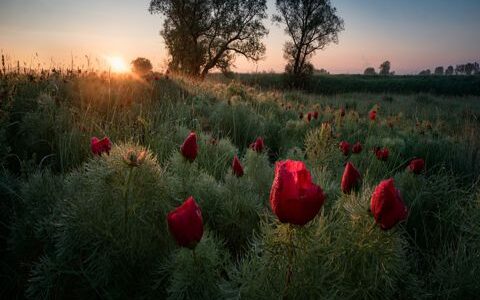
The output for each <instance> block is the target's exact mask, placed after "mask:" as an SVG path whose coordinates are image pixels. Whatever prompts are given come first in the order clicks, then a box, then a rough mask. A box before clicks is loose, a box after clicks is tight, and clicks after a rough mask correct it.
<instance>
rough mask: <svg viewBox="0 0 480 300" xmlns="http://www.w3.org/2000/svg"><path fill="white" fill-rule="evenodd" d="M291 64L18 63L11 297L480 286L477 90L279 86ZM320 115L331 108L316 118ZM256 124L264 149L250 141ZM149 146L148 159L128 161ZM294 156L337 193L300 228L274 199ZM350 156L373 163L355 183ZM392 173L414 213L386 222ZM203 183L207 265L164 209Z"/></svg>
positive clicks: (6, 150)
mask: <svg viewBox="0 0 480 300" xmlns="http://www.w3.org/2000/svg"><path fill="white" fill-rule="evenodd" d="M278 79H279V78H277V77H274V76H273V75H268V76H260V77H258V78H257V79H256V83H257V86H255V87H253V86H249V85H245V84H243V83H241V81H235V82H228V83H223V82H221V81H218V80H206V81H203V82H196V81H193V80H191V79H187V78H178V77H170V78H169V79H166V78H161V79H159V80H152V81H150V82H147V81H145V80H138V79H134V78H128V77H127V76H117V75H115V76H111V77H110V78H108V77H105V76H103V75H101V74H98V75H93V74H90V75H89V74H86V73H82V74H81V75H72V74H62V73H56V74H47V75H38V76H37V75H35V76H33V79H32V78H31V77H28V76H26V75H22V74H10V73H9V74H6V75H3V76H2V77H1V78H0V89H1V90H0V97H2V98H1V99H0V163H1V165H2V166H1V170H2V172H1V175H0V177H1V178H0V183H1V184H0V197H1V199H2V201H1V202H0V205H1V206H0V207H1V208H2V213H1V214H0V215H1V218H2V219H1V223H0V224H1V235H0V242H1V245H2V248H1V254H2V255H1V256H0V257H1V258H0V262H1V263H0V272H1V275H2V279H5V280H1V283H0V284H1V286H0V297H2V296H4V295H7V296H10V295H17V296H18V297H22V296H27V297H29V298H34V299H49V298H67V297H72V296H74V297H77V298H116V299H119V298H124V299H127V298H130V299H131V298H143V299H158V298H161V299H164V298H168V299H187V298H203V299H211V298H215V299H225V298H229V299H231V298H242V299H272V298H273V299H278V298H281V297H284V298H288V299H319V298H342V299H343V298H360V299H385V298H390V299H391V298H430V297H431V298H475V297H476V296H477V295H478V292H479V290H480V285H479V284H478V282H477V281H476V280H475V279H476V278H478V276H480V260H479V259H478V257H479V256H478V249H479V246H480V244H479V240H480V237H479V236H478V233H479V232H480V202H479V201H480V200H479V187H478V180H479V175H480V154H479V148H480V140H479V138H478V136H479V133H480V124H479V122H478V120H479V116H480V102H479V99H478V97H476V96H462V97H460V96H458V97H450V96H445V95H443V96H440V95H430V94H422V95H420V94H415V93H413V94H405V93H403V94H396V93H394V92H389V93H388V94H383V93H374V91H367V92H364V93H362V92H358V91H353V92H350V90H349V89H348V87H345V91H347V92H349V93H341V94H335V95H331V96H329V95H319V94H315V93H306V92H302V91H282V90H281V89H279V90H272V89H270V88H266V87H269V86H270V85H273V86H275V82H274V81H276V80H278ZM241 80H242V81H243V82H248V77H245V78H241ZM262 80H265V82H262ZM322 80H328V79H322ZM343 80H344V81H345V82H353V81H351V80H356V79H355V78H344V79H343ZM405 80H407V79H405ZM272 82H273V83H272ZM372 84H373V83H372ZM429 84H433V85H435V86H436V84H437V83H435V82H432V83H429ZM452 84H453V83H452ZM340 88H341V87H340V86H332V87H331V89H340ZM439 89H440V88H439ZM314 91H315V90H314ZM4 95H7V96H4ZM392 99H393V100H392ZM341 108H345V115H344V116H342V114H341ZM373 108H375V109H376V110H377V116H376V119H375V121H371V120H370V119H369V118H368V113H369V111H370V110H372V109H373ZM308 112H317V113H318V119H312V120H310V121H308V120H307V118H306V116H307V114H308ZM300 114H302V118H300V117H299V116H300ZM190 131H195V132H196V134H197V136H198V141H197V142H198V155H197V157H196V159H195V160H194V161H193V162H189V161H186V160H185V159H184V158H183V157H182V156H181V154H180V152H179V148H180V145H181V144H182V142H183V140H184V139H185V137H186V136H187V135H188V134H189V133H190ZM92 136H98V137H104V136H107V137H109V138H110V139H111V140H112V142H113V147H112V150H111V152H110V154H109V155H108V154H106V153H104V154H102V155H101V156H94V155H93V154H92V153H91V152H90V148H89V142H90V138H91V137H92ZM257 137H261V138H263V140H264V141H265V149H264V150H263V151H262V152H256V151H253V150H252V149H250V148H249V145H250V144H251V143H252V142H254V141H255V139H256V138H257ZM340 141H348V142H349V143H350V144H352V145H353V144H354V143H356V142H360V143H361V144H362V151H361V152H360V153H349V154H348V155H347V156H345V155H344V154H343V153H342V152H341V151H340V149H339V147H338V145H339V142H340ZM378 147H379V148H382V149H383V148H387V149H388V150H389V157H388V159H387V160H385V161H384V160H379V159H378V158H377V157H376V156H375V151H374V150H375V149H376V148H378ZM144 150H145V151H146V156H145V160H144V161H143V163H141V164H139V165H138V166H137V165H135V167H132V166H131V165H129V164H127V163H125V157H127V158H128V159H133V158H132V157H131V156H128V153H131V151H135V153H141V152H142V151H144ZM235 155H237V156H238V157H239V159H240V161H241V163H242V165H243V167H244V176H242V177H240V178H238V177H236V176H234V175H233V174H232V170H231V162H232V159H233V157H234V156H235ZM417 157H418V158H423V159H424V160H425V163H426V165H425V169H424V170H423V171H422V172H420V174H418V175H416V174H413V173H412V172H410V171H408V170H407V165H408V163H409V161H410V160H411V159H413V158H417ZM280 159H282V160H284V159H295V160H300V161H303V162H305V163H306V165H307V167H308V169H309V170H310V171H311V174H312V179H313V182H314V183H315V184H317V185H320V186H321V187H322V189H323V191H324V193H325V195H326V200H325V204H324V206H323V207H322V209H321V211H320V212H319V214H318V215H317V216H316V217H315V219H314V220H313V221H311V222H310V223H308V224H307V225H306V226H305V227H303V228H295V234H294V235H291V236H287V235H286V232H288V230H286V227H285V226H286V225H285V224H281V223H279V222H278V221H277V220H276V218H275V216H274V215H273V214H272V212H271V209H270V204H269V195H270V189H271V186H272V181H273V179H274V176H273V175H274V169H273V166H274V163H275V162H276V161H278V160H280ZM347 161H349V162H352V163H353V164H354V165H355V167H356V168H357V169H358V170H359V172H360V174H361V175H362V180H361V184H360V185H359V187H358V188H357V189H355V190H353V191H352V192H351V194H349V195H345V194H343V193H342V191H341V189H340V181H341V176H342V173H343V170H344V164H345V163H346V162H347ZM129 173H130V174H131V176H129ZM128 178H130V179H128ZM389 178H394V181H395V186H396V187H397V188H398V189H399V191H400V193H401V196H402V198H403V200H404V202H405V204H406V206H407V208H408V211H409V213H408V214H409V215H408V218H407V219H406V220H405V221H403V222H400V223H399V224H397V225H396V226H395V227H394V228H393V229H391V230H389V231H382V230H381V229H380V228H379V226H378V225H377V224H376V223H375V221H374V219H373V217H372V215H371V214H370V213H369V207H370V199H371V195H372V192H373V190H374V188H375V186H377V185H378V183H379V182H380V181H381V180H385V179H389ZM189 196H193V197H194V198H195V199H196V201H197V203H198V205H199V206H200V207H201V209H202V216H203V218H204V220H203V221H204V226H205V234H204V237H203V239H202V241H201V242H200V243H199V244H198V246H197V248H196V252H195V253H196V261H197V262H196V263H194V262H193V261H192V255H191V253H190V252H187V250H184V249H178V248H177V247H176V246H175V243H174V241H173V239H172V238H171V237H170V235H169V233H168V230H167V225H166V219H165V218H166V214H167V212H168V211H170V210H171V209H172V208H173V207H177V206H178V205H179V204H180V203H182V202H183V201H184V200H185V199H186V198H187V197H189ZM125 200H127V201H125ZM125 216H127V217H125ZM125 228H128V230H125ZM290 239H292V242H291V243H290ZM292 245H293V246H294V247H295V248H294V249H293V251H292V249H291V247H292ZM3 246H5V247H3ZM289 247H290V248H289ZM289 253H293V255H289ZM6 274H7V275H6ZM286 274H291V275H290V279H289V280H288V287H287V288H285V283H286V276H285V275H286Z"/></svg>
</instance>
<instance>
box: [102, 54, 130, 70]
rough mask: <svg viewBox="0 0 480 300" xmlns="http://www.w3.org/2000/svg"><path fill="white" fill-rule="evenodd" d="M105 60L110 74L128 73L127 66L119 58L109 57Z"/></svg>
mask: <svg viewBox="0 0 480 300" xmlns="http://www.w3.org/2000/svg"><path fill="white" fill-rule="evenodd" d="M107 59H108V63H109V64H110V67H111V68H112V72H115V73H125V72H128V71H129V69H128V66H127V64H126V63H125V61H124V60H123V58H121V57H120V56H111V57H108V58H107Z"/></svg>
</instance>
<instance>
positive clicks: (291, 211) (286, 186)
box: [270, 160, 325, 225]
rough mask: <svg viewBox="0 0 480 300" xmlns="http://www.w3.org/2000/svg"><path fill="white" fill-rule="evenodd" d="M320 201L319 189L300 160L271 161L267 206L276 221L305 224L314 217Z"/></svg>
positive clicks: (320, 192)
mask: <svg viewBox="0 0 480 300" xmlns="http://www.w3.org/2000/svg"><path fill="white" fill-rule="evenodd" d="M324 201H325V195H324V194H323V191H322V189H321V188H320V187H319V186H318V185H316V184H314V183H313V182H312V178H311V175H310V172H309V171H308V170H307V168H306V167H305V164H304V163H303V162H301V161H294V160H285V161H279V162H277V163H276V164H275V179H274V180H273V184H272V189H271V190H270V206H271V208H272V211H273V212H274V213H275V214H276V215H277V217H278V219H279V220H280V222H282V223H290V224H295V225H305V224H306V223H308V222H309V221H310V220H312V219H313V218H315V216H316V215H317V214H318V212H319V210H320V208H321V207H322V205H323V202H324Z"/></svg>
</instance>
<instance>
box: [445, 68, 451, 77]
mask: <svg viewBox="0 0 480 300" xmlns="http://www.w3.org/2000/svg"><path fill="white" fill-rule="evenodd" d="M445 75H448V76H451V75H453V66H448V67H447V69H446V70H445Z"/></svg>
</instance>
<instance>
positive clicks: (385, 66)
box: [378, 60, 391, 76]
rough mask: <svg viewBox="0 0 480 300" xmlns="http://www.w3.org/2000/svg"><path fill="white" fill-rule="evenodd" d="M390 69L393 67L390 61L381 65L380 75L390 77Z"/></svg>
mask: <svg viewBox="0 0 480 300" xmlns="http://www.w3.org/2000/svg"><path fill="white" fill-rule="evenodd" d="M390 68H391V65H390V61H388V60H387V61H384V62H383V63H382V64H381V65H380V71H379V72H378V74H380V75H384V76H385V75H390Z"/></svg>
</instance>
